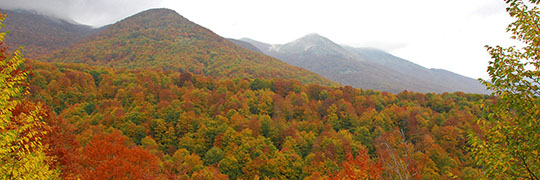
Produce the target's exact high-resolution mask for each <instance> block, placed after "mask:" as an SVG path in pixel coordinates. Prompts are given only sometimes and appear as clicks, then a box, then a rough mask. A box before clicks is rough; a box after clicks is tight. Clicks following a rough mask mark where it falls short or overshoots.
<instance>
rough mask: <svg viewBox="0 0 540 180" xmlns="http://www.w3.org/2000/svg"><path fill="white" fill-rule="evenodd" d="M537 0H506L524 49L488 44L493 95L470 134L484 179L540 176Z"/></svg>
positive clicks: (539, 19) (539, 21)
mask: <svg viewBox="0 0 540 180" xmlns="http://www.w3.org/2000/svg"><path fill="white" fill-rule="evenodd" d="M539 2H540V1H538V0H527V1H524V0H506V4H507V6H508V7H507V8H506V10H507V12H508V13H509V14H510V16H512V17H513V18H514V19H515V21H514V22H513V23H511V24H510V25H509V26H508V28H507V31H509V32H511V33H512V34H513V36H512V38H513V39H516V40H519V41H520V42H522V43H523V44H524V47H523V48H516V47H509V48H503V47H500V46H496V47H490V46H487V49H488V52H489V53H490V54H491V57H492V59H493V61H491V62H490V66H489V67H488V73H489V75H490V77H491V80H489V81H483V83H484V84H485V85H486V86H487V87H488V89H490V90H492V91H493V95H494V96H496V97H497V99H496V100H495V101H494V102H489V103H486V104H485V109H486V112H487V113H488V115H487V117H486V118H485V119H482V120H479V121H478V123H479V125H480V127H482V128H481V129H482V131H483V132H480V133H478V134H471V135H470V143H471V145H472V149H471V150H472V153H473V155H474V156H475V160H476V161H477V164H478V165H480V166H481V167H482V168H483V169H484V175H485V176H486V178H488V179H535V180H538V178H540V154H539V153H540V135H539V133H540V121H539V120H538V119H539V117H540V99H539V96H540V78H539V76H540V71H539V70H538V69H539V67H540V25H539V24H540V11H539V9H538V5H539Z"/></svg>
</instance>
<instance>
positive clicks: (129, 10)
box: [0, 0, 162, 27]
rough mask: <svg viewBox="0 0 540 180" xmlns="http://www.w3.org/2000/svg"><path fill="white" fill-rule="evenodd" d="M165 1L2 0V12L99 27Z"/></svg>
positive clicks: (0, 1)
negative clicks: (35, 14)
mask: <svg viewBox="0 0 540 180" xmlns="http://www.w3.org/2000/svg"><path fill="white" fill-rule="evenodd" d="M161 1H162V0H16V1H13V0H0V8H5V9H25V10H33V11H36V12H39V13H41V14H45V15H49V16H54V17H58V18H62V19H69V20H74V21H76V22H81V23H83V24H88V25H91V26H94V27H99V26H103V25H107V24H111V23H114V22H115V21H118V20H120V19H122V18H125V17H127V16H130V15H133V14H135V13H137V12H140V11H142V10H145V9H149V8H152V7H157V5H159V4H161Z"/></svg>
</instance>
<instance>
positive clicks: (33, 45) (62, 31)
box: [0, 10, 99, 58]
mask: <svg viewBox="0 0 540 180" xmlns="http://www.w3.org/2000/svg"><path fill="white" fill-rule="evenodd" d="M0 12H2V13H4V14H7V15H8V17H7V18H6V19H5V22H4V23H5V25H6V27H5V28H2V32H5V31H10V34H9V36H7V37H6V39H5V40H6V41H5V42H6V44H9V45H10V48H11V49H14V48H18V47H20V46H21V45H24V50H23V54H25V57H30V58H33V57H37V56H40V55H43V54H46V53H49V52H51V51H54V50H57V49H60V48H63V47H66V46H69V45H71V44H73V43H75V42H77V41H79V40H81V39H83V38H85V37H87V36H89V35H91V34H93V33H95V32H97V31H99V29H94V28H92V27H90V26H86V25H81V24H78V23H75V22H74V21H68V20H64V19H59V18H55V17H50V16H46V15H41V14H38V13H36V12H33V11H27V10H0Z"/></svg>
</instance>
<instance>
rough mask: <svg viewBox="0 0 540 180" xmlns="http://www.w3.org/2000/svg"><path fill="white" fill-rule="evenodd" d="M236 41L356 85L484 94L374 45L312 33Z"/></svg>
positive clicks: (473, 84) (470, 83)
mask: <svg viewBox="0 0 540 180" xmlns="http://www.w3.org/2000/svg"><path fill="white" fill-rule="evenodd" d="M240 40H244V41H246V42H248V43H251V44H252V45H254V46H256V47H257V48H259V49H261V50H262V51H263V52H264V53H265V54H267V55H270V56H273V57H276V58H278V59H281V60H283V61H285V62H287V63H289V64H292V65H295V66H299V67H304V68H307V69H309V70H311V71H313V72H316V73H318V74H321V75H322V76H324V77H327V78H328V79H331V80H334V81H337V82H340V83H342V84H345V85H351V86H353V87H356V88H365V89H375V90H381V91H389V92H393V93H399V92H401V91H403V90H408V91H417V92H424V93H425V92H436V93H442V92H455V91H463V92H468V93H480V94H485V93H487V91H486V89H485V87H484V86H483V85H481V84H480V83H479V82H478V81H477V80H475V79H472V78H469V77H466V76H463V75H459V74H457V73H453V72H450V71H447V70H444V71H440V70H437V69H428V68H425V67H423V66H420V65H418V64H415V63H412V62H410V61H408V60H405V59H402V58H399V57H397V56H394V55H392V54H389V53H387V52H384V51H382V50H378V49H375V48H355V47H350V46H346V45H339V44H337V43H334V42H332V41H331V40H329V39H328V38H325V37H323V36H320V35H318V34H314V33H312V34H308V35H306V36H304V37H301V38H299V39H297V40H294V41H291V42H289V43H286V44H277V45H272V44H267V43H264V42H259V41H256V40H253V39H249V38H242V39H240ZM306 42H307V43H306ZM311 42H319V43H311ZM310 43H311V44H310ZM272 47H278V49H279V50H278V51H276V50H275V49H276V48H272ZM302 48H306V49H304V50H302ZM307 49H309V51H307ZM288 51H289V52H288ZM310 51H311V52H310ZM351 76H353V77H351ZM355 77H356V78H355Z"/></svg>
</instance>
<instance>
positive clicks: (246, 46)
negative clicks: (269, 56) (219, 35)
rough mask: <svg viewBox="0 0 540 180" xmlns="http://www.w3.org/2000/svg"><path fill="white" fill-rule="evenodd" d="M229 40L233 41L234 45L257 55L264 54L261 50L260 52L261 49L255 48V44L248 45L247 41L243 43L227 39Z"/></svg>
mask: <svg viewBox="0 0 540 180" xmlns="http://www.w3.org/2000/svg"><path fill="white" fill-rule="evenodd" d="M227 40H229V41H231V42H232V43H233V44H236V45H237V46H240V47H243V48H244V49H247V50H250V51H253V52H257V53H263V52H262V51H261V50H259V48H257V47H255V46H254V45H253V44H251V43H248V42H246V41H241V40H236V39H231V38H227ZM263 54H264V53H263Z"/></svg>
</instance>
